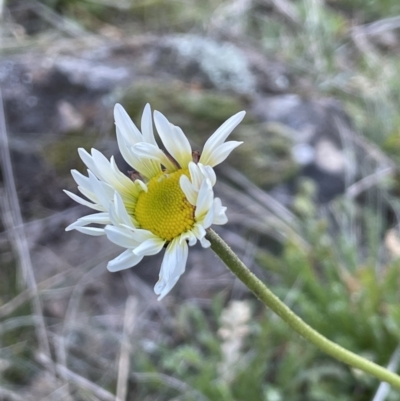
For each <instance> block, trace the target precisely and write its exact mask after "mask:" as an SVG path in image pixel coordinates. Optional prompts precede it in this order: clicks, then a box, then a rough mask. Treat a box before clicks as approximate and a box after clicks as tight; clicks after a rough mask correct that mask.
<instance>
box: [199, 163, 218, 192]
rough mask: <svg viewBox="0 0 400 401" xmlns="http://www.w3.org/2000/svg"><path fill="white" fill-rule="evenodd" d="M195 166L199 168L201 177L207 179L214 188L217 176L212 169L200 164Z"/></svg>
mask: <svg viewBox="0 0 400 401" xmlns="http://www.w3.org/2000/svg"><path fill="white" fill-rule="evenodd" d="M197 166H198V167H199V169H200V171H201V173H202V174H203V176H204V177H206V178H208V179H209V180H210V182H211V185H212V186H214V185H215V183H216V182H217V176H216V174H215V171H214V169H213V168H212V167H211V166H203V165H202V164H201V163H198V164H197Z"/></svg>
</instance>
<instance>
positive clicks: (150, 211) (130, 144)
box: [65, 104, 245, 300]
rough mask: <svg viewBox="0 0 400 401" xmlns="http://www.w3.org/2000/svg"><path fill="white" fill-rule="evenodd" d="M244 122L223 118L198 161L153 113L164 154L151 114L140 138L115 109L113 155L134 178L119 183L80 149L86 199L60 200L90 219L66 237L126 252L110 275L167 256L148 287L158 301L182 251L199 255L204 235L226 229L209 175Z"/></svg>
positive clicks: (117, 175) (96, 156)
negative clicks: (103, 239)
mask: <svg viewBox="0 0 400 401" xmlns="http://www.w3.org/2000/svg"><path fill="white" fill-rule="evenodd" d="M244 115H245V112H244V111H242V112H239V113H237V114H235V115H234V116H232V117H231V118H229V119H228V120H227V121H226V122H225V123H224V124H222V125H221V126H220V127H219V128H218V129H217V130H216V131H215V132H214V134H213V135H211V137H210V138H209V139H208V140H207V141H206V143H205V145H204V148H203V151H202V152H201V153H199V152H193V151H192V148H191V146H190V143H189V141H188V139H187V138H186V136H185V134H184V133H183V131H182V130H181V129H180V128H179V127H177V126H175V125H173V124H171V123H170V122H169V121H168V120H167V118H166V117H165V116H164V115H163V114H161V113H160V112H158V111H155V112H154V124H155V127H156V129H157V133H158V136H159V138H160V139H161V142H162V144H163V146H164V148H165V149H166V151H164V150H162V148H160V146H159V145H158V143H157V141H156V139H155V136H154V130H153V119H152V115H151V108H150V106H149V105H146V107H145V108H144V111H143V115H142V119H141V131H140V130H139V129H138V128H137V127H136V125H135V124H134V123H133V122H132V120H131V119H130V117H129V116H128V114H127V113H126V111H125V110H124V108H123V107H122V106H121V105H119V104H117V105H116V106H115V108H114V118H115V125H116V131H117V141H118V147H119V150H120V152H121V154H122V156H123V158H124V159H125V161H126V162H127V163H128V164H129V165H130V166H131V167H132V169H133V171H131V172H129V173H128V175H129V176H128V175H125V174H124V173H122V172H121V171H120V170H119V169H118V167H117V165H116V163H115V161H114V158H113V157H111V159H110V160H108V159H107V158H106V157H105V156H104V155H103V154H102V153H101V152H99V151H97V150H96V149H92V151H91V153H88V152H87V151H86V150H84V149H82V148H81V149H78V152H79V155H80V157H81V159H82V161H83V162H84V163H85V165H86V166H87V168H88V175H87V176H85V175H83V174H81V173H79V172H78V171H77V170H72V172H71V173H72V176H73V178H74V180H75V181H76V183H77V184H78V189H79V191H80V192H81V193H82V194H83V195H84V196H85V197H86V198H87V199H84V198H81V197H80V196H77V195H75V194H73V193H71V192H69V191H65V192H66V193H67V195H69V196H70V197H71V198H72V199H73V200H75V201H76V202H78V203H80V204H82V205H85V206H88V207H89V208H91V209H94V210H95V211H96V213H94V214H89V215H87V216H84V217H81V218H80V219H78V220H77V221H76V222H74V223H72V224H71V225H69V226H68V227H67V228H66V230H67V231H69V230H73V229H75V230H78V231H80V232H82V233H84V234H88V235H106V236H107V238H108V239H109V240H110V241H111V242H113V243H115V244H117V245H119V246H121V247H123V248H125V251H123V252H122V253H121V254H120V255H119V256H117V257H116V258H115V259H113V260H111V261H109V262H108V265H107V268H108V270H109V271H111V272H115V271H119V270H123V269H127V268H129V267H132V266H135V265H137V264H138V263H139V262H140V261H141V260H142V259H143V257H144V256H149V255H154V254H156V253H158V252H160V251H161V250H162V249H163V248H166V250H165V255H164V259H163V261H162V264H161V269H160V274H159V280H158V282H157V283H156V285H155V287H154V291H155V293H156V294H157V295H158V296H159V297H158V299H159V300H160V299H162V298H163V297H164V296H165V295H166V294H168V292H169V291H170V290H171V289H172V287H173V286H174V285H175V284H176V282H177V281H178V279H179V277H180V276H181V275H182V274H183V272H184V271H185V267H186V261H187V256H188V245H189V246H192V245H194V244H195V243H196V242H197V241H200V243H201V245H202V246H203V247H204V248H207V247H209V246H210V243H209V241H208V240H207V239H206V238H205V236H206V230H207V229H208V228H209V227H211V225H212V224H225V223H226V222H227V221H228V219H227V217H226V214H225V211H226V207H224V206H222V203H221V200H220V199H219V198H217V197H215V196H214V191H213V187H214V185H215V183H216V175H215V172H214V169H213V167H214V166H216V165H217V164H219V163H221V162H223V161H224V160H225V159H226V158H227V157H228V156H229V154H230V153H231V152H232V150H233V149H235V148H236V147H237V146H239V145H240V144H241V143H242V142H237V141H228V142H225V140H226V139H227V138H228V136H229V135H230V133H231V132H232V131H233V130H234V128H235V127H236V126H237V125H238V124H239V123H240V122H241V121H242V119H243V117H244ZM92 224H95V226H92Z"/></svg>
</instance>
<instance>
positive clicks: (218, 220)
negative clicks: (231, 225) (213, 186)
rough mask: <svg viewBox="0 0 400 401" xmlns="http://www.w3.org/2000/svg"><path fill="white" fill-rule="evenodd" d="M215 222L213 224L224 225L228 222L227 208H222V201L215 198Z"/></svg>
mask: <svg viewBox="0 0 400 401" xmlns="http://www.w3.org/2000/svg"><path fill="white" fill-rule="evenodd" d="M213 208H214V220H213V224H218V225H223V224H226V223H227V222H228V217H226V214H225V212H226V207H225V206H222V203H221V199H219V198H214V204H213Z"/></svg>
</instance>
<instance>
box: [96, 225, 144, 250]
mask: <svg viewBox="0 0 400 401" xmlns="http://www.w3.org/2000/svg"><path fill="white" fill-rule="evenodd" d="M104 231H105V233H106V235H107V238H108V239H109V240H110V241H111V242H113V243H114V244H116V245H119V246H122V247H123V248H129V249H134V248H136V247H137V246H139V245H140V242H138V241H136V239H135V238H134V237H133V235H132V232H131V231H129V230H128V229H126V228H123V227H116V226H111V225H109V226H106V227H105V229H104Z"/></svg>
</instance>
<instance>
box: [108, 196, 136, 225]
mask: <svg viewBox="0 0 400 401" xmlns="http://www.w3.org/2000/svg"><path fill="white" fill-rule="evenodd" d="M111 207H113V208H114V211H115V213H116V216H117V218H118V222H119V223H121V224H125V225H127V226H129V227H132V228H134V226H133V224H132V218H131V216H129V214H128V212H127V211H126V208H125V205H124V202H123V201H122V198H121V196H120V194H119V193H118V192H115V193H114V203H113V204H112V205H111Z"/></svg>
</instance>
